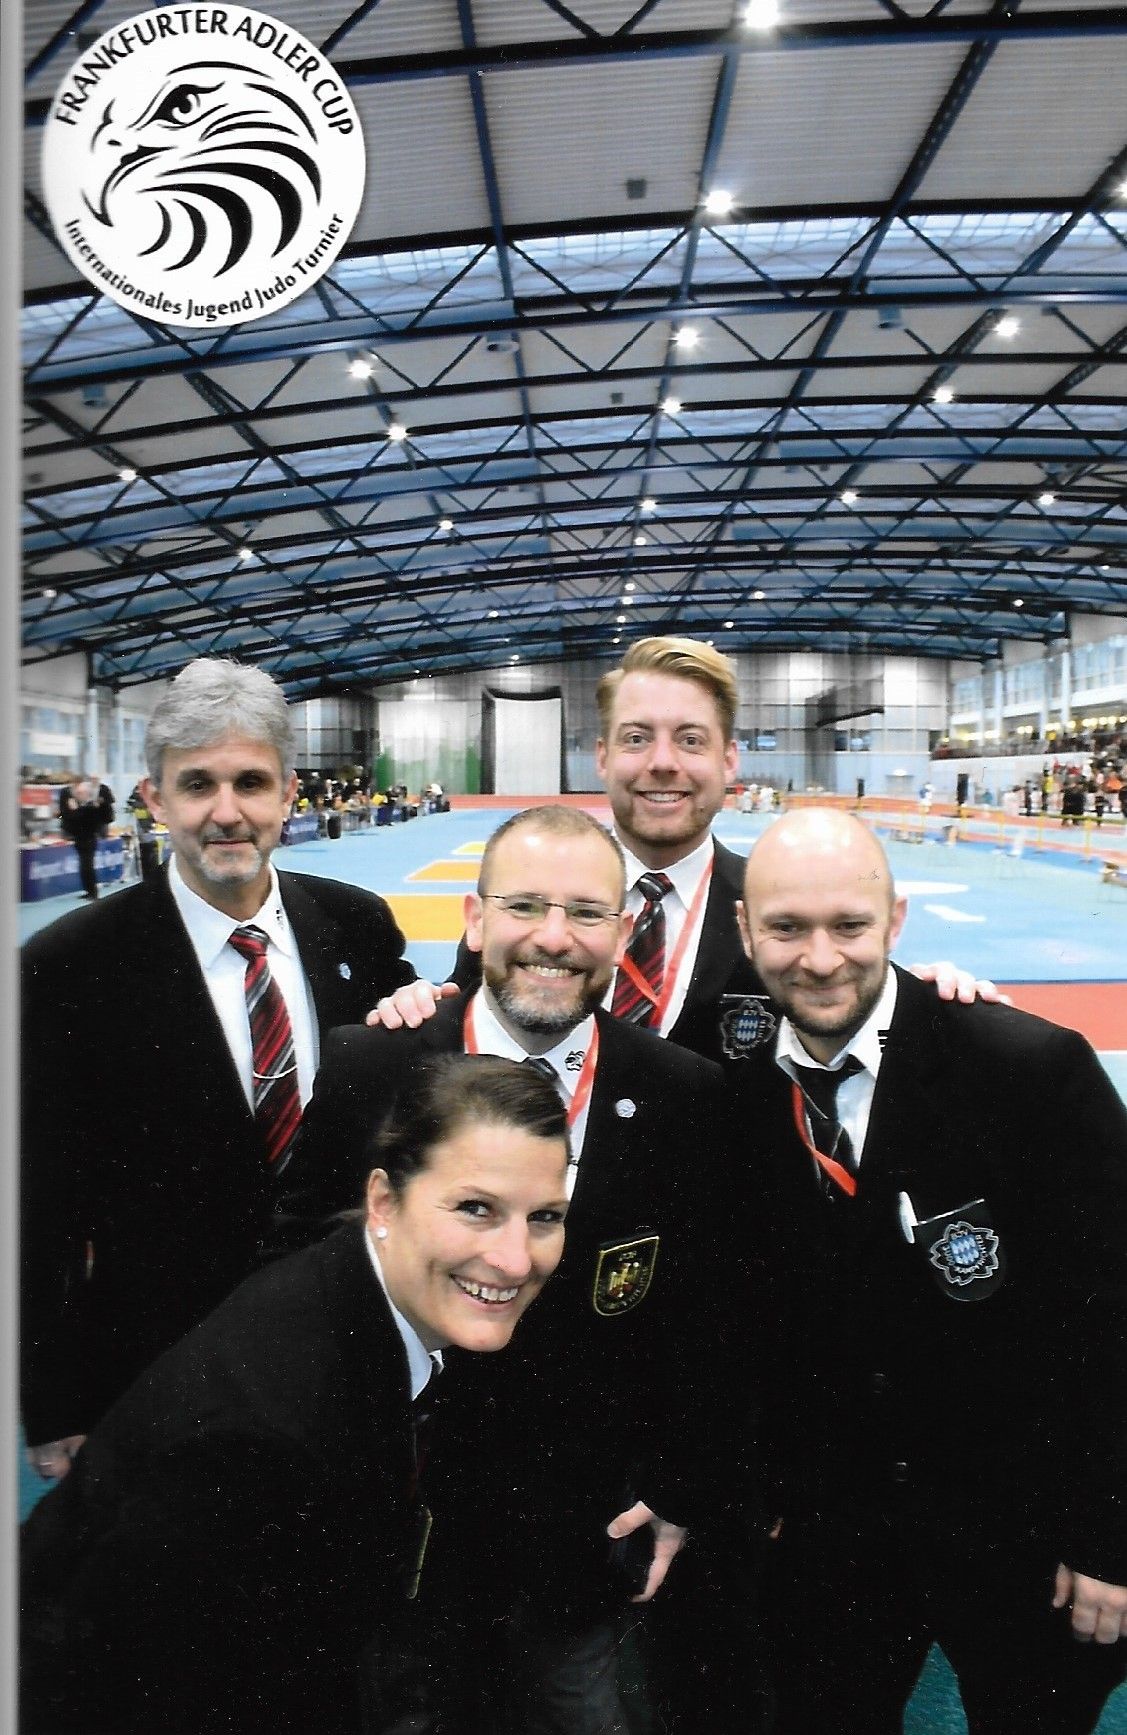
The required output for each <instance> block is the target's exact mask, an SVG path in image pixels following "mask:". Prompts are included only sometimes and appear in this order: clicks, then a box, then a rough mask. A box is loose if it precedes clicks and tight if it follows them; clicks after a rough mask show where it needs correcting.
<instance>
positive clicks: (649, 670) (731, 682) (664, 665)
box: [595, 638, 738, 743]
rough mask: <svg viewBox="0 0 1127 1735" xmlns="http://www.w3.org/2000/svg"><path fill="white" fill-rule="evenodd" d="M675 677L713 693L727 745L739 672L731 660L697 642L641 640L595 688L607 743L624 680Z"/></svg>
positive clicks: (733, 716)
mask: <svg viewBox="0 0 1127 1735" xmlns="http://www.w3.org/2000/svg"><path fill="white" fill-rule="evenodd" d="M641 673H646V674H657V675H675V676H676V677H677V679H678V680H680V681H693V682H694V683H695V684H696V685H697V686H698V687H703V688H704V690H705V692H706V693H711V695H712V697H713V699H715V701H716V709H717V711H718V712H719V713H720V728H721V731H722V733H723V736H724V740H725V743H727V742H728V741H730V740H731V739H732V737H733V735H734V734H735V729H736V701H737V697H738V690H737V687H736V671H735V667H734V665H733V664H732V661H731V659H730V658H729V657H725V656H723V655H722V654H721V652H720V651H717V650H714V649H713V648H712V646H711V645H706V644H701V643H698V641H697V640H696V639H677V638H649V639H638V640H637V642H636V643H634V644H632V645H631V646H630V649H629V650H628V651H627V653H626V655H625V656H624V657H623V659H622V662H621V663H620V664H619V666H618V668H616V669H608V670H607V672H606V674H605V675H604V676H603V677H602V679H601V680H600V682H599V684H598V686H597V687H596V688H595V703H596V705H597V706H598V708H599V732H600V734H601V735H602V738H603V740H604V741H606V740H608V739H609V737H610V720H611V715H612V713H613V711H614V701H615V695H616V694H617V692H618V689H619V687H620V686H621V684H622V680H623V677H624V676H626V675H634V674H641Z"/></svg>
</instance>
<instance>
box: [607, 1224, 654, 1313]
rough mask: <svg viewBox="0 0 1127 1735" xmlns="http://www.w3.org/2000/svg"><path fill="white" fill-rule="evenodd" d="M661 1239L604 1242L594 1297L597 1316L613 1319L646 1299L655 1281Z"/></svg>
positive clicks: (637, 1236) (638, 1237)
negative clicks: (655, 1268)
mask: <svg viewBox="0 0 1127 1735" xmlns="http://www.w3.org/2000/svg"><path fill="white" fill-rule="evenodd" d="M659 1240H660V1237H659V1236H657V1235H636V1236H633V1237H632V1238H631V1239H630V1240H629V1241H605V1242H604V1243H603V1245H602V1246H601V1247H600V1248H599V1256H598V1261H597V1263H596V1265H595V1288H594V1292H593V1294H592V1297H591V1299H592V1302H593V1304H594V1308H595V1312H596V1313H599V1314H602V1316H603V1318H604V1319H614V1318H616V1317H617V1315H618V1314H620V1313H629V1312H630V1310H631V1309H632V1308H635V1307H637V1306H638V1305H639V1303H640V1302H642V1301H644V1300H645V1298H646V1294H647V1292H648V1290H649V1287H650V1284H651V1283H652V1282H653V1274H654V1267H655V1265H656V1264H657V1250H658V1242H659Z"/></svg>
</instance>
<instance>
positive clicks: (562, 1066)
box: [470, 992, 595, 1100]
mask: <svg viewBox="0 0 1127 1735" xmlns="http://www.w3.org/2000/svg"><path fill="white" fill-rule="evenodd" d="M470 1017H471V1018H472V1019H473V1031H474V1037H475V1038H476V1041H477V1046H478V1049H479V1051H480V1052H481V1053H482V1054H498V1055H500V1056H501V1058H502V1059H503V1060H527V1059H528V1050H527V1048H522V1047H521V1045H520V1043H519V1042H517V1040H516V1039H515V1037H513V1036H511V1035H510V1034H509V1032H508V1031H507V1030H506V1029H505V1026H504V1025H503V1024H502V1023H501V1022H500V1021H499V1019H498V1018H497V1016H496V1014H495V1013H494V1011H493V1009H492V1007H491V1006H490V1004H489V1002H488V1000H487V999H486V997H485V995H484V993H480V992H479V993H477V994H475V995H474V997H473V999H472V1001H471V1002H470ZM594 1035H595V1017H594V1014H593V1013H588V1015H587V1017H586V1018H584V1019H583V1020H582V1021H581V1022H580V1023H579V1024H573V1025H572V1027H571V1029H570V1030H565V1032H564V1034H563V1035H562V1036H561V1037H560V1040H559V1041H558V1042H557V1043H556V1046H555V1047H554V1048H549V1049H548V1050H547V1052H546V1053H545V1054H544V1055H543V1059H544V1060H547V1061H550V1062H551V1064H552V1066H553V1067H554V1068H555V1070H556V1076H557V1077H558V1078H559V1081H560V1088H561V1089H562V1090H563V1092H564V1093H565V1095H566V1096H567V1097H568V1099H569V1100H570V1099H571V1098H572V1097H573V1096H574V1095H575V1086H576V1083H577V1081H578V1078H579V1074H580V1072H581V1071H582V1068H583V1061H584V1059H585V1058H586V1054H587V1050H588V1049H589V1048H590V1046H591V1043H592V1040H593V1039H594ZM576 1057H578V1058H576Z"/></svg>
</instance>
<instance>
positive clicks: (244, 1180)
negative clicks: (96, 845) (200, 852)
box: [21, 871, 414, 1442]
mask: <svg viewBox="0 0 1127 1735" xmlns="http://www.w3.org/2000/svg"><path fill="white" fill-rule="evenodd" d="M279 881H280V884H281V889H282V901H283V903H284V905H285V908H286V911H287V913H288V915H289V918H290V921H291V922H292V924H293V930H294V934H295V936H296V939H297V944H298V949H299V951H300V953H301V961H302V964H303V966H304V968H305V972H306V975H307V976H308V978H309V982H310V986H311V989H312V994H313V1000H314V1004H315V1007H316V1013H317V1021H318V1025H319V1027H320V1030H321V1031H322V1033H323V1032H324V1031H326V1030H327V1029H328V1028H329V1027H330V1026H331V1025H333V1024H340V1023H343V1022H346V1021H347V1020H349V1019H355V1018H362V1017H363V1016H364V1014H365V1012H366V1011H367V1010H368V1009H369V1007H371V1006H373V1005H375V1002H376V1000H377V999H378V998H379V997H380V995H382V994H387V993H389V992H391V991H392V990H393V989H395V988H396V987H398V986H399V985H400V984H401V983H404V982H409V981H411V980H412V979H413V976H414V971H413V970H412V969H411V966H410V965H409V964H408V963H407V962H406V961H405V959H404V958H403V956H402V953H403V946H404V940H403V935H402V934H401V933H400V931H399V928H398V927H397V925H396V923H395V920H394V918H393V916H392V914H391V912H390V910H389V909H388V907H387V905H386V904H385V903H384V901H383V899H382V898H378V897H376V896H374V895H373V894H372V893H370V892H364V891H360V890H358V889H357V888H356V887H354V886H347V885H342V884H340V883H339V882H337V881H334V880H327V879H318V878H314V877H312V876H307V875H304V874H302V875H298V874H292V873H289V872H285V871H283V872H282V873H280V874H279ZM22 978H23V980H22V1063H23V1091H22V1108H23V1116H22V1119H23V1128H22V1159H23V1182H22V1186H23V1196H22V1201H21V1204H22V1221H23V1245H22V1253H23V1297H22V1301H23V1344H22V1372H23V1400H24V1418H25V1426H26V1429H27V1433H28V1437H29V1439H30V1440H31V1441H33V1442H36V1441H40V1440H52V1439H59V1438H62V1437H63V1436H64V1435H67V1434H72V1433H85V1432H86V1431H87V1430H88V1429H89V1428H90V1427H91V1425H92V1424H93V1423H94V1422H95V1421H96V1420H97V1418H98V1416H100V1415H101V1414H102V1412H103V1411H104V1410H105V1409H106V1407H107V1405H108V1404H109V1403H111V1402H112V1401H113V1399H114V1398H115V1397H117V1396H118V1395H119V1393H120V1392H122V1391H123V1390H124V1389H125V1387H126V1386H127V1385H128V1384H129V1383H130V1381H131V1380H132V1379H133V1378H134V1377H135V1376H136V1374H137V1373H139V1372H140V1370H141V1369H142V1368H143V1367H144V1366H145V1364H146V1362H148V1361H149V1360H150V1359H151V1358H152V1357H153V1356H154V1355H155V1354H157V1353H158V1351H160V1350H162V1349H164V1348H166V1347H167V1346H168V1345H169V1344H171V1343H174V1342H175V1341H176V1339H177V1338H178V1337H180V1336H181V1335H182V1334H183V1333H184V1332H185V1331H186V1330H187V1329H188V1328H189V1327H190V1326H192V1325H194V1324H195V1323H196V1322H197V1320H199V1319H201V1318H202V1317H203V1316H204V1314H205V1313H207V1312H208V1311H209V1310H210V1309H211V1308H212V1307H214V1306H215V1304H216V1303H217V1302H218V1301H220V1300H221V1299H222V1297H223V1296H224V1295H226V1294H227V1293H228V1291H229V1290H230V1289H231V1288H232V1287H233V1286H234V1284H235V1283H237V1282H239V1281H240V1279H242V1278H243V1277H245V1276H246V1275H247V1274H248V1272H249V1271H251V1270H252V1269H253V1268H254V1265H255V1263H256V1248H257V1243H258V1239H259V1236H260V1233H261V1231H262V1227H263V1224H264V1222H265V1221H266V1219H267V1218H268V1215H269V1212H270V1210H271V1208H272V1204H273V1198H272V1192H273V1183H272V1182H271V1180H270V1179H269V1177H268V1175H267V1173H266V1171H265V1167H264V1163H263V1159H262V1153H261V1144H260V1140H259V1138H258V1135H257V1133H256V1130H255V1125H254V1119H253V1115H252V1113H251V1110H250V1108H249V1107H248V1105H247V1101H246V1097H245V1096H244V1094H243V1091H242V1089H241V1087H240V1084H239V1080H238V1076H237V1073H236V1070H235V1067H234V1064H233V1062H232V1060H231V1056H230V1051H229V1050H228V1048H227V1044H226V1042H225V1040H224V1037H223V1032H222V1029H221V1027H220V1024H219V1020H218V1018H217V1017H216V1015H215V1011H214V1008H213V1006H212V1002H211V998H210V996H209V994H208V991H207V986H206V984H205V982H204V979H203V974H202V972H201V971H200V969H199V966H198V963H197V961H196V956H195V953H194V951H193V950H192V946H191V942H190V941H189V939H188V935H187V933H186V931H185V928H184V925H183V922H182V921H181V919H180V915H179V912H178V911H177V909H176V905H175V903H174V901H173V898H172V893H171V891H170V889H169V886H168V880H167V875H165V874H161V875H160V876H158V877H157V878H155V879H153V880H147V881H144V882H142V883H141V884H140V885H138V886H134V887H130V888H129V889H128V890H125V891H122V892H118V893H115V895H114V896H113V897H112V898H105V899H101V900H99V902H98V904H97V906H96V907H94V906H93V905H91V906H90V907H89V908H87V909H82V910H77V911H75V912H74V913H73V914H71V915H67V916H63V917H62V918H60V920H59V921H57V922H53V923H52V924H51V925H50V926H49V927H47V928H44V929H42V930H41V931H40V932H39V933H38V934H36V935H35V936H34V937H33V938H32V939H31V940H29V941H28V943H27V945H26V946H25V947H24V949H23V968H22Z"/></svg>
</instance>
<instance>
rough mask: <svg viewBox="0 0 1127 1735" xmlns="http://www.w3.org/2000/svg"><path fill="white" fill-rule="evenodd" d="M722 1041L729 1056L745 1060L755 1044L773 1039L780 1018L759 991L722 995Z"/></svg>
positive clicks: (760, 1045) (757, 1046)
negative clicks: (755, 992) (756, 993)
mask: <svg viewBox="0 0 1127 1735" xmlns="http://www.w3.org/2000/svg"><path fill="white" fill-rule="evenodd" d="M720 1006H721V1013H720V1045H721V1047H722V1048H723V1051H724V1054H725V1055H726V1057H727V1058H728V1059H729V1060H745V1059H746V1058H747V1056H748V1055H749V1054H750V1053H751V1051H752V1049H754V1048H762V1047H763V1045H764V1043H767V1042H770V1041H771V1039H772V1037H773V1036H774V1034H775V1032H776V1030H777V1029H778V1028H779V1021H778V1019H777V1018H776V1017H775V1014H774V1013H773V1012H772V1011H771V1009H770V1007H769V1006H767V1005H766V1004H765V1002H764V1001H763V999H762V998H761V997H760V996H758V995H755V994H722V995H721V996H720Z"/></svg>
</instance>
